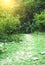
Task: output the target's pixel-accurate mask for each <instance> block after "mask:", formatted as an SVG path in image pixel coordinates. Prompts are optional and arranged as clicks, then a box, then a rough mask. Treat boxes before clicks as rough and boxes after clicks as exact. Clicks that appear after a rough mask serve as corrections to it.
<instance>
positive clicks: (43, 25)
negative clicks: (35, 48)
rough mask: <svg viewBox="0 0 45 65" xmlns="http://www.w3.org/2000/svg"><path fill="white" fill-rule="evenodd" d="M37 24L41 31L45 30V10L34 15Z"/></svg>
mask: <svg viewBox="0 0 45 65" xmlns="http://www.w3.org/2000/svg"><path fill="white" fill-rule="evenodd" d="M34 21H35V26H36V27H37V28H38V29H39V30H40V31H41V30H42V31H45V10H44V11H42V12H41V13H40V14H37V13H36V14H35V16H34Z"/></svg>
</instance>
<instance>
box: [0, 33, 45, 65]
mask: <svg viewBox="0 0 45 65" xmlns="http://www.w3.org/2000/svg"><path fill="white" fill-rule="evenodd" d="M22 39H23V40H22V41H20V42H19V43H17V42H9V44H8V45H7V51H6V52H5V53H2V54H0V65H45V33H39V34H24V36H23V37H22ZM10 43H11V44H10Z"/></svg>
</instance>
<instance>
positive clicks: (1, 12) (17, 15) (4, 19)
mask: <svg viewBox="0 0 45 65" xmlns="http://www.w3.org/2000/svg"><path fill="white" fill-rule="evenodd" d="M17 4H18V5H17V6H14V7H13V8H12V9H11V8H9V9H4V8H3V7H1V5H0V36H1V35H3V34H8V35H10V34H15V33H30V32H34V31H37V30H38V31H45V0H17Z"/></svg>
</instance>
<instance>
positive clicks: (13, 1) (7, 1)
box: [0, 0, 17, 9]
mask: <svg viewBox="0 0 45 65" xmlns="http://www.w3.org/2000/svg"><path fill="white" fill-rule="evenodd" d="M16 5H17V0H0V6H2V8H5V9H11V8H13V7H14V6H16Z"/></svg>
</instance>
